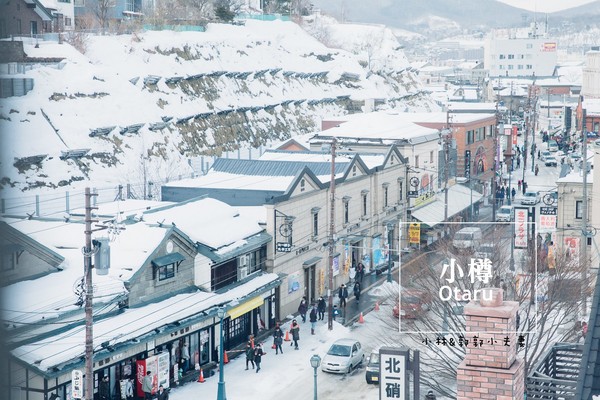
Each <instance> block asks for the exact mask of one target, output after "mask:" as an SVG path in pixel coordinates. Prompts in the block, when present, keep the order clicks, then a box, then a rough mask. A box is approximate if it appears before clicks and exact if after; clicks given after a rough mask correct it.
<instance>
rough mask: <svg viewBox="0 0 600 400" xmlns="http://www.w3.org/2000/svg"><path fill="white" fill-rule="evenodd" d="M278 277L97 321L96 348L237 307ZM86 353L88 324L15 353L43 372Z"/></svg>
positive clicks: (180, 297) (170, 300) (268, 276)
mask: <svg viewBox="0 0 600 400" xmlns="http://www.w3.org/2000/svg"><path fill="white" fill-rule="evenodd" d="M278 279H279V277H278V275H276V274H262V275H260V276H257V277H253V278H252V279H250V280H249V281H248V282H246V283H244V284H242V285H239V286H236V287H234V288H232V289H230V290H228V291H226V292H224V293H222V294H216V293H206V292H202V291H197V292H194V293H191V294H180V295H177V296H173V297H170V298H168V299H166V300H163V301H160V302H157V303H153V304H149V305H146V306H143V307H138V308H130V309H125V310H123V312H122V313H120V314H119V315H115V316H112V317H109V318H106V319H101V320H97V321H94V349H99V348H100V345H101V344H102V343H105V342H107V343H108V345H110V346H115V345H118V344H122V343H126V342H128V341H130V340H133V339H138V338H140V337H141V336H143V335H145V334H148V333H154V330H155V329H159V328H161V327H164V326H166V325H168V324H170V323H173V322H177V321H181V320H185V319H187V318H190V317H194V316H197V315H198V314H200V313H201V312H203V311H207V310H210V309H211V308H213V307H215V306H218V305H220V304H224V303H230V304H231V306H235V305H237V304H238V303H239V300H241V299H242V298H244V297H245V296H247V295H248V294H250V293H252V292H255V291H256V290H258V289H260V288H261V287H263V286H265V285H268V284H272V283H274V282H276V281H277V280H278ZM32 297H35V296H32ZM84 352H85V326H84V325H81V326H78V327H75V328H72V329H69V330H67V331H65V332H63V333H60V334H57V335H54V336H52V337H50V338H47V339H42V340H39V341H37V342H35V343H32V344H28V345H24V346H21V347H18V348H16V349H14V350H13V351H12V355H13V356H15V357H17V358H19V359H20V360H22V361H24V362H26V363H28V364H30V365H34V366H36V367H37V368H39V369H40V370H41V371H47V370H49V369H50V368H52V367H55V366H61V365H62V364H65V363H69V362H74V361H79V359H80V357H82V356H83V355H84Z"/></svg>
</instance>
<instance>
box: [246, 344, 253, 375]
mask: <svg viewBox="0 0 600 400" xmlns="http://www.w3.org/2000/svg"><path fill="white" fill-rule="evenodd" d="M248 364H251V365H252V369H254V349H253V348H252V345H251V344H250V342H248V344H246V371H248Z"/></svg>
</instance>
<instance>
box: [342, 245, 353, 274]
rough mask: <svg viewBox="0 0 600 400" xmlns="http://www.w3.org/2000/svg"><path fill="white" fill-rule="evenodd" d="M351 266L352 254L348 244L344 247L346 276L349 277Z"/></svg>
mask: <svg viewBox="0 0 600 400" xmlns="http://www.w3.org/2000/svg"><path fill="white" fill-rule="evenodd" d="M350 265H352V255H351V253H350V244H349V243H346V244H345V245H344V274H345V275H347V274H348V271H349V270H350Z"/></svg>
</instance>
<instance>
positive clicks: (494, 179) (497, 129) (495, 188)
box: [492, 78, 500, 222]
mask: <svg viewBox="0 0 600 400" xmlns="http://www.w3.org/2000/svg"><path fill="white" fill-rule="evenodd" d="M499 102H500V78H498V88H497V95H496V127H495V129H494V133H495V134H494V165H493V172H494V175H493V176H492V199H493V200H492V222H494V221H496V207H497V206H498V204H497V203H498V198H497V197H496V192H497V191H498V186H497V178H498V177H497V176H496V174H497V173H498V172H497V171H498V136H499V135H500V112H499V111H498V103H499Z"/></svg>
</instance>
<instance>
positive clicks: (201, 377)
mask: <svg viewBox="0 0 600 400" xmlns="http://www.w3.org/2000/svg"><path fill="white" fill-rule="evenodd" d="M198 382H199V383H204V372H202V368H200V376H199V377H198Z"/></svg>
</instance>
